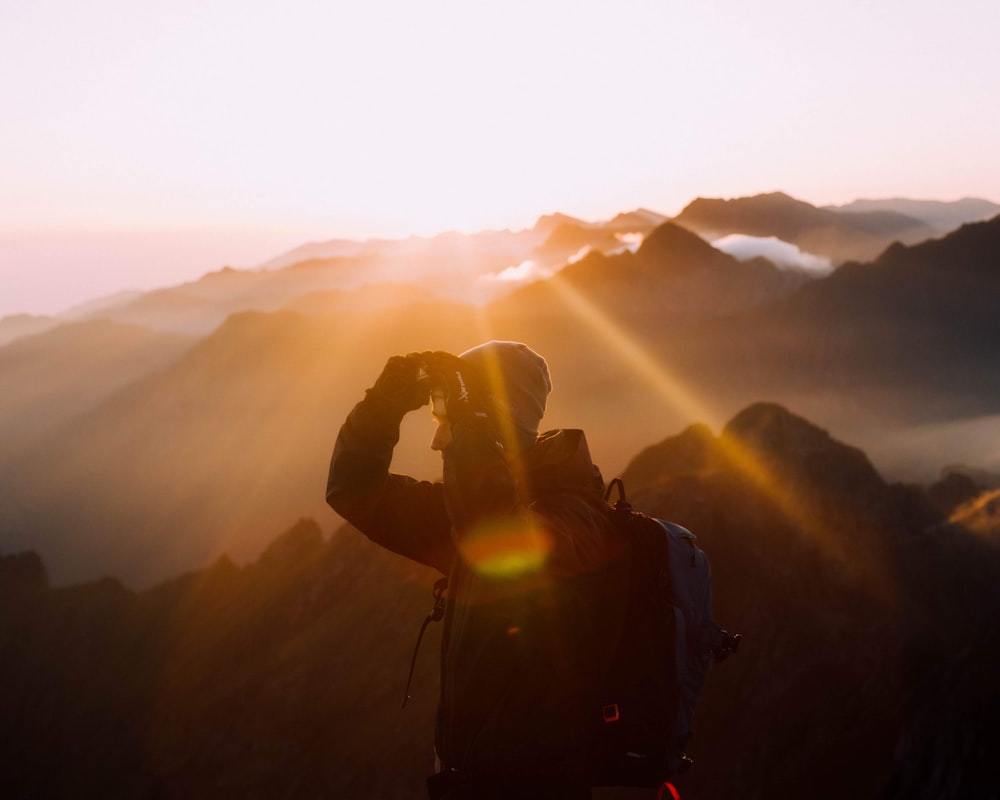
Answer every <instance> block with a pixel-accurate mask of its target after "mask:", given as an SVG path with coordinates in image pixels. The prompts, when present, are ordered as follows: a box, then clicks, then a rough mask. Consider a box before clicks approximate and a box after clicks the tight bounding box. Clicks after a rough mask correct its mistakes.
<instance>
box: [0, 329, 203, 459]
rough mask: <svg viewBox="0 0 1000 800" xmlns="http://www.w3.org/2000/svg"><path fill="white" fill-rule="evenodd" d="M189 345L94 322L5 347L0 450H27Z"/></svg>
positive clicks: (0, 365)
mask: <svg viewBox="0 0 1000 800" xmlns="http://www.w3.org/2000/svg"><path fill="white" fill-rule="evenodd" d="M191 344H192V340H190V339H188V338H187V337H184V336H178V335H174V334H163V333H156V332H153V331H149V330H146V329H144V328H140V327H137V326H134V325H121V324H118V323H114V322H108V321H105V320H94V321H92V322H76V323H66V324H62V325H59V326H58V327H56V328H53V329H50V330H47V331H45V332H44V333H38V334H35V335H32V336H23V337H21V338H19V339H17V340H16V341H13V342H10V343H9V344H7V345H6V346H4V347H0V384H2V385H3V387H4V390H3V392H2V393H0V449H2V450H6V451H7V452H8V453H10V451H11V450H13V449H16V448H17V447H21V446H24V445H25V444H26V443H28V442H30V441H31V440H32V439H33V438H34V437H35V436H37V435H38V434H39V433H41V432H42V431H43V430H45V429H46V428H47V427H49V426H51V425H53V424H55V423H57V422H60V421H62V420H64V419H67V418H69V417H72V416H74V415H77V414H80V413H83V412H84V411H87V410H88V409H90V408H92V407H93V406H96V405H97V404H98V403H100V402H101V401H102V400H104V399H105V398H107V397H108V396H110V395H111V394H112V393H113V392H115V391H116V390H118V389H120V388H122V387H124V386H127V385H129V384H131V383H133V382H134V381H136V380H138V379H140V378H142V377H144V376H146V375H150V374H153V373H155V372H158V371H159V370H161V369H163V368H164V367H166V366H167V365H169V364H171V363H172V362H174V361H176V360H177V359H178V358H180V357H181V355H182V353H183V352H184V351H185V350H187V349H188V348H189V347H190V346H191Z"/></svg>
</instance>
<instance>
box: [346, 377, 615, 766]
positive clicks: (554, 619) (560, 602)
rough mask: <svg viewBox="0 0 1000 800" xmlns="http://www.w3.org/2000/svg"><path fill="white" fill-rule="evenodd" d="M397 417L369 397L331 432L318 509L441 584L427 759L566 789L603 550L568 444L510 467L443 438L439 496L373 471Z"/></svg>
mask: <svg viewBox="0 0 1000 800" xmlns="http://www.w3.org/2000/svg"><path fill="white" fill-rule="evenodd" d="M400 421H401V420H400V417H399V415H398V412H397V413H393V412H391V411H388V410H387V409H385V408H382V407H380V404H379V401H378V398H377V397H374V396H373V395H372V394H369V395H368V397H367V398H366V399H365V400H362V401H361V402H360V403H358V405H357V406H355V408H354V410H353V411H352V412H351V414H350V415H349V416H348V418H347V420H346V422H345V423H344V425H343V426H342V428H341V431H340V434H339V436H338V438H337V443H336V445H335V447H334V452H333V457H332V459H331V463H330V473H329V481H328V485H327V501H328V502H329V504H330V505H331V506H332V507H333V508H334V510H336V511H337V512H338V513H339V514H340V515H341V516H343V517H344V518H345V519H346V520H347V521H349V522H350V523H351V524H352V525H354V526H355V527H356V528H357V529H358V530H360V531H361V532H362V533H364V534H365V535H366V536H367V537H369V538H370V539H371V540H373V541H374V542H376V543H378V544H380V545H382V546H384V547H386V548H388V549H389V550H392V551H393V552H396V553H399V554H400V555H403V556H406V557H408V558H411V559H414V560H416V561H418V562H420V563H423V564H426V565H428V566H431V567H433V568H435V569H437V570H439V571H440V572H441V573H442V574H445V575H448V577H449V586H448V600H447V605H446V610H445V616H444V631H443V636H442V652H441V698H440V703H439V709H438V720H437V727H436V745H437V752H438V756H439V758H440V759H441V762H442V764H443V765H445V766H446V767H447V768H449V769H452V770H457V771H459V772H464V773H466V774H473V775H477V776H498V777H502V778H510V777H515V778H516V777H536V778H538V777H541V778H546V779H556V780H559V779H564V778H565V779H572V780H579V779H580V777H581V775H582V774H583V772H584V771H585V769H586V766H587V764H586V762H587V755H586V749H587V742H588V736H589V733H588V731H589V727H588V726H590V724H591V720H590V718H589V714H590V711H591V709H592V708H593V707H594V696H595V691H596V684H597V682H598V681H599V680H600V675H601V674H602V670H603V669H604V668H605V667H606V663H607V661H608V659H609V657H610V654H609V653H608V652H607V651H608V649H609V648H608V647H607V645H606V643H605V642H602V640H601V630H600V619H601V614H602V613H606V606H607V604H608V603H609V602H610V603H612V604H613V603H616V602H618V600H617V598H607V597H603V596H602V593H601V592H602V590H601V588H600V587H604V586H608V585H614V584H613V583H609V582H608V581H606V580H604V577H603V576H604V573H605V571H606V570H608V569H610V568H613V567H612V565H613V564H615V563H616V561H618V560H620V559H617V558H616V556H617V555H618V550H617V548H616V544H615V538H614V536H613V535H612V529H611V523H610V520H609V517H608V515H607V513H606V510H605V504H604V502H603V482H602V480H601V477H600V473H599V472H598V470H597V468H596V467H595V466H594V465H593V463H592V461H591V459H590V455H589V452H588V449H587V444H586V438H585V437H584V434H583V432H582V431H578V430H560V431H551V432H548V433H545V434H542V435H541V436H539V438H538V441H537V442H536V445H535V446H534V447H533V448H532V449H530V450H529V451H527V452H526V453H524V454H523V458H520V459H517V460H511V459H508V458H506V457H505V455H504V453H503V449H502V447H501V446H500V445H499V444H498V443H497V441H496V438H497V437H496V436H495V435H494V434H493V432H492V431H491V430H490V429H489V428H488V427H487V426H482V425H480V426H478V427H477V426H475V425H472V426H455V427H454V428H453V439H452V443H451V444H450V446H449V447H448V448H447V449H446V450H445V451H444V454H443V458H444V473H443V476H444V480H443V482H429V481H418V480H415V479H414V478H412V477H409V476H405V475H397V474H392V473H390V472H389V465H390V462H391V459H392V450H393V448H394V446H395V445H396V443H397V442H398V439H399V423H400Z"/></svg>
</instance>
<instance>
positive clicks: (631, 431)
mask: <svg viewBox="0 0 1000 800" xmlns="http://www.w3.org/2000/svg"><path fill="white" fill-rule="evenodd" d="M773 201H774V198H773V197H771V196H766V197H764V198H763V199H762V202H763V204H764V205H765V206H768V207H770V206H773V204H774V203H773ZM782 202H783V201H782ZM796 202H797V201H796ZM779 205H780V203H779ZM823 213H824V214H834V213H836V212H833V211H824V212H823ZM681 216H683V215H681ZM642 223H645V224H646V225H648V226H651V229H650V230H649V231H648V232H647V233H646V234H645V236H644V238H643V241H642V242H641V244H639V245H638V246H637V247H636V246H634V245H632V244H630V245H629V246H623V247H616V248H614V249H613V250H609V251H608V252H606V253H605V252H600V251H596V250H595V251H592V252H590V253H589V254H588V255H585V256H583V257H581V258H579V259H575V260H572V261H571V262H570V263H567V264H565V265H564V266H562V267H561V268H560V269H559V270H557V271H556V272H554V273H553V274H552V275H551V276H549V277H548V278H544V279H539V280H535V281H534V282H532V283H528V284H526V285H523V286H521V287H520V288H514V287H511V288H509V289H507V290H506V293H505V294H504V295H503V296H500V297H497V298H496V299H494V300H493V301H492V302H490V303H488V304H486V305H473V304H469V303H457V302H453V301H447V300H442V299H439V298H437V297H436V296H435V294H434V292H433V290H432V287H424V288H421V287H416V288H413V287H405V286H393V285H372V286H369V287H364V288H358V289H355V290H350V289H335V288H334V289H330V288H316V287H317V285H318V286H320V287H323V286H326V285H327V284H325V283H324V281H325V280H326V278H321V279H320V281H319V284H315V283H310V280H309V276H310V275H311V274H312V272H313V267H311V266H309V264H305V265H303V264H299V265H293V266H287V267H283V268H279V269H277V270H274V271H262V272H261V273H259V274H258V273H247V274H245V273H241V272H238V271H234V270H224V271H222V272H219V273H213V274H212V275H209V276H206V277H205V278H204V279H203V280H202V281H199V282H198V283H197V284H196V285H197V286H198V287H199V288H198V289H197V291H198V292H203V298H202V299H204V300H205V302H206V303H208V305H209V306H211V307H212V308H213V309H214V310H213V311H212V314H217V315H221V314H222V313H223V309H232V308H236V307H239V306H240V305H241V304H242V303H248V304H250V305H252V304H253V301H254V298H259V297H261V296H262V295H261V294H260V292H261V291H263V289H262V288H261V287H262V286H264V285H265V284H267V283H268V282H272V283H273V284H274V286H279V287H281V288H280V291H279V290H278V289H275V290H274V296H278V295H280V296H281V297H282V300H281V303H282V305H283V308H282V309H281V310H277V311H260V310H243V311H238V312H235V313H230V314H228V316H226V317H225V318H224V321H223V322H221V324H219V325H217V326H216V327H214V328H213V329H212V330H211V332H210V333H208V334H207V335H196V334H191V333H187V334H183V333H177V332H173V333H165V332H158V330H157V329H159V328H168V329H169V328H171V327H174V324H173V322H171V323H170V324H163V325H160V324H158V323H157V324H151V325H149V327H137V326H136V321H141V320H142V319H143V317H142V314H140V311H139V310H140V309H143V308H145V309H146V310H147V311H148V312H149V314H150V318H151V319H152V320H154V323H156V321H160V322H162V320H163V319H165V318H166V317H163V316H161V315H160V310H158V309H162V306H160V305H159V298H160V295H159V293H156V292H154V293H149V294H147V295H143V296H141V297H139V298H132V299H131V300H130V301H129V302H128V303H127V304H126V306H124V307H119V306H112V307H111V308H110V309H108V318H106V319H97V318H95V319H92V320H90V321H86V322H76V323H75V324H73V325H70V324H63V325H61V326H59V327H57V328H55V329H53V330H51V331H49V332H47V333H45V334H36V335H32V336H24V337H21V338H18V339H16V340H14V341H12V342H10V343H8V344H7V345H6V346H5V347H2V348H0V379H2V380H3V384H4V386H5V396H4V399H3V405H2V408H3V409H4V412H5V413H4V416H3V418H2V424H0V444H2V447H0V499H2V502H0V547H2V548H3V550H4V551H5V552H10V551H12V550H14V551H16V550H19V549H26V548H27V549H35V550H38V551H39V552H40V553H41V554H42V556H43V557H44V558H45V561H46V563H47V565H48V569H49V572H50V574H51V575H52V577H53V579H54V581H56V582H57V583H64V582H67V581H78V580H85V579H93V578H97V577H99V576H100V575H102V574H109V573H110V574H113V575H116V576H118V577H119V578H121V579H123V580H125V581H126V582H127V583H129V584H130V585H133V586H148V585H150V584H151V583H154V582H156V581H158V580H162V579H164V578H165V577H167V576H169V575H171V574H177V573H179V572H183V571H186V570H191V569H195V568H197V567H198V566H200V565H203V564H205V563H210V562H211V561H212V560H213V559H215V558H216V557H218V556H220V555H221V554H222V553H229V554H230V555H231V556H232V557H233V558H235V559H237V561H238V562H241V563H242V562H246V561H248V560H250V559H252V558H254V557H255V556H256V554H258V553H260V552H261V550H262V549H263V548H264V547H265V546H266V544H267V541H268V540H269V539H270V537H271V536H273V532H274V531H275V530H280V529H282V528H284V527H287V526H288V525H289V524H291V522H292V521H293V520H295V519H297V518H299V517H300V516H302V515H308V516H311V517H314V518H316V519H320V520H324V519H331V518H332V515H331V514H330V512H329V510H328V509H326V507H325V505H324V503H323V498H322V486H323V478H324V474H325V469H326V464H327V460H328V458H329V450H330V447H331V446H332V442H333V439H334V438H335V436H336V432H337V426H338V425H339V424H340V421H341V420H342V419H343V418H344V416H345V415H346V413H347V412H348V410H349V409H350V407H351V405H352V404H353V403H354V402H355V400H356V399H357V398H359V397H360V396H361V394H362V392H363V390H364V388H365V387H366V386H369V385H370V384H371V382H372V381H373V380H374V378H375V377H376V376H377V374H378V372H379V370H380V369H381V365H382V364H383V363H384V362H385V360H386V358H387V357H388V356H389V355H391V354H393V353H397V352H407V351H411V350H430V349H446V350H450V351H452V352H461V351H462V350H464V349H466V348H467V347H469V346H470V345H471V344H474V343H475V342H477V341H480V340H482V339H484V338H504V339H517V340H521V341H526V342H529V343H530V344H531V345H532V346H533V347H535V349H537V350H538V351H539V352H541V353H543V354H544V355H545V357H546V358H547V359H548V360H549V363H550V367H551V369H552V374H553V376H554V381H555V391H554V392H553V394H552V397H551V400H550V405H549V409H548V412H547V421H548V424H550V425H551V426H552V427H577V426H579V427H583V428H585V429H586V430H587V431H588V435H589V437H590V440H591V446H592V449H593V451H594V453H595V454H596V455H597V456H598V457H599V458H600V460H601V461H602V463H604V464H605V465H607V468H608V469H610V470H612V471H618V470H620V469H621V468H622V467H623V466H624V464H625V463H626V461H627V460H628V458H629V457H630V455H631V454H633V453H635V452H637V451H638V450H640V449H641V448H643V447H645V446H646V445H647V444H648V442H649V441H650V439H651V438H653V437H655V436H657V435H659V434H661V433H663V432H665V431H668V430H670V429H671V428H675V427H677V426H679V425H685V424H688V423H690V422H692V421H695V420H698V419H701V420H705V421H706V422H708V423H709V424H714V425H718V424H721V422H722V421H723V420H724V419H726V418H727V417H729V416H731V415H732V414H733V413H735V412H736V411H737V410H738V409H739V408H741V407H743V406H746V405H747V404H749V403H752V402H755V401H757V400H760V399H769V400H774V401H778V402H781V403H783V404H786V405H788V406H790V407H794V408H796V409H797V410H799V411H800V413H803V414H804V415H806V416H808V417H809V418H810V419H815V420H817V422H819V423H820V424H822V425H824V426H826V427H828V428H830V429H832V430H835V431H836V432H837V434H838V435H841V436H849V437H850V438H854V439H855V440H857V441H861V442H863V444H864V445H865V447H866V448H867V449H870V450H871V451H872V452H878V453H879V454H880V463H895V464H896V465H897V466H899V468H900V470H901V474H900V475H899V477H905V478H907V479H909V480H921V481H926V482H930V481H933V480H934V479H935V477H936V475H937V472H938V471H939V470H940V469H941V468H942V467H943V466H945V465H952V464H964V465H967V466H971V467H978V468H984V469H987V470H991V471H993V472H997V471H1000V463H998V460H997V456H996V453H997V449H996V447H995V442H998V441H1000V408H998V404H1000V385H998V381H1000V379H998V377H997V372H996V370H995V368H994V365H995V364H996V363H997V362H998V356H1000V353H998V347H1000V330H998V326H1000V322H998V318H997V317H996V315H995V313H994V310H993V307H992V305H993V304H992V298H993V297H995V296H997V289H998V285H997V284H998V280H1000V278H998V272H997V268H996V265H997V263H998V262H997V254H998V253H1000V218H997V219H994V220H992V221H988V222H980V223H974V224H970V225H966V226H964V227H962V228H960V229H959V230H956V231H954V232H952V233H950V234H948V235H946V236H943V237H940V238H938V239H932V240H928V241H926V242H923V243H919V244H915V245H903V244H898V243H897V244H894V245H890V246H889V247H888V248H887V249H886V250H885V251H883V253H882V254H881V255H880V256H879V257H878V258H876V259H874V260H873V261H871V262H867V263H858V262H853V263H848V264H845V265H843V266H841V267H840V268H839V269H837V270H836V271H834V272H833V273H832V274H831V275H830V276H828V277H825V278H816V277H815V276H814V275H810V274H807V273H805V272H802V271H796V270H787V269H780V268H777V267H775V266H774V265H773V264H771V263H769V262H767V261H766V260H763V259H759V258H758V259H751V260H749V261H738V260H737V259H735V258H733V257H731V256H729V255H727V254H725V253H723V252H720V251H719V250H717V249H715V248H713V247H711V245H710V244H708V243H707V242H706V241H704V240H703V239H702V238H700V237H699V236H697V235H695V234H694V233H692V232H691V231H689V230H687V229H685V228H683V227H682V226H681V225H679V224H677V222H672V221H662V220H661V219H659V218H658V217H656V216H655V215H654V214H653V213H652V212H648V211H640V212H635V213H634V214H631V215H625V216H624V217H621V218H618V221H617V222H616V221H615V220H612V221H611V222H609V223H602V224H594V225H589V224H587V223H581V222H580V221H578V220H577V221H573V220H572V219H570V218H566V217H552V218H543V219H542V220H539V223H538V224H537V225H536V228H535V231H536V234H537V240H538V241H543V243H544V240H546V239H547V238H551V236H553V235H554V234H556V233H557V232H559V231H560V230H566V229H567V226H575V227H576V228H577V229H579V230H590V231H592V232H593V233H594V235H595V236H598V237H600V236H606V235H607V232H608V231H609V230H612V229H617V230H618V232H619V233H620V232H621V231H624V230H626V229H629V228H633V227H635V226H638V225H640V224H642ZM487 238H489V237H487ZM616 241H617V240H616ZM578 243H579V242H578V241H573V242H572V246H574V247H575V246H576V245H577V244H578ZM411 244H412V243H411ZM338 246H342V245H338ZM569 249H570V247H567V248H566V250H569ZM310 257H312V256H310ZM345 257H346V256H345ZM451 268H453V269H455V267H454V265H452V267H451ZM319 269H320V272H319V274H320V275H321V276H322V275H325V276H327V277H329V275H331V274H332V272H331V271H330V270H332V269H333V268H332V267H328V266H327V267H321V268H319ZM285 273H288V275H286V274H285ZM289 276H291V277H289ZM292 287H294V291H293V288H292ZM165 291H167V292H168V294H169V293H170V292H172V291H173V290H165ZM191 291H192V290H191V289H190V287H188V288H185V289H184V290H183V291H180V290H178V293H175V294H173V295H171V296H172V297H173V299H175V300H176V299H178V298H179V297H181V296H182V295H185V296H186V295H188V294H190V293H191ZM206 298H208V299H206ZM167 305H170V304H169V303H168V304H167ZM127 308H131V309H132V310H131V311H128V313H127V314H125V311H124V310H123V309H127ZM151 308H152V309H154V310H150V309H151ZM203 308H204V307H203V305H202V304H201V303H200V302H199V303H195V304H193V305H187V306H186V305H184V303H179V304H178V305H177V306H176V307H174V311H173V312H171V313H172V314H173V316H171V315H170V314H168V315H167V317H168V318H170V319H172V320H174V321H175V322H176V321H177V320H180V319H182V318H184V317H186V316H188V315H190V314H194V315H197V314H199V313H201V311H199V309H201V310H203ZM292 309H295V310H292ZM89 313H90V314H93V315H97V314H98V311H97V309H95V308H93V307H92V308H91V309H90V312H89ZM119 313H121V314H125V316H126V317H127V318H128V319H129V320H131V321H128V322H125V321H122V319H119V318H118V315H119ZM209 316H211V315H209ZM207 319H208V317H205V318H204V319H203V322H204V324H207ZM176 327H177V328H178V329H180V328H183V327H184V326H183V325H180V324H178V325H177V326H176ZM421 426H423V429H421ZM429 426H430V422H429V418H427V417H424V416H421V415H414V418H413V419H412V420H411V419H408V420H407V421H406V425H405V426H404V436H403V441H402V443H401V445H400V447H399V449H398V451H397V460H396V468H398V469H400V470H403V471H411V472H415V473H418V474H424V475H428V476H431V477H433V476H434V475H436V474H438V470H439V469H440V467H439V462H438V461H437V460H436V459H435V457H434V455H433V454H431V453H430V452H429V451H428V450H427V448H426V442H427V441H428V440H429V438H430V429H429ZM956 426H963V427H962V430H963V433H962V435H961V436H958V435H955V431H956ZM421 430H423V433H421ZM918 434H919V436H918ZM914 437H917V438H914ZM913 441H919V442H921V448H922V451H923V452H921V453H919V454H918V457H917V458H914V457H913V455H912V442H913ZM907 448H910V449H907ZM904 454H905V455H904Z"/></svg>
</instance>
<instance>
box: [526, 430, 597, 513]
mask: <svg viewBox="0 0 1000 800" xmlns="http://www.w3.org/2000/svg"><path fill="white" fill-rule="evenodd" d="M524 465H525V472H526V475H527V481H528V484H529V487H528V488H529V494H530V496H531V497H532V498H533V499H534V498H537V497H539V496H541V495H545V494H551V493H553V492H564V491H568V492H577V493H584V494H593V495H594V496H596V497H597V498H598V499H600V498H601V497H602V496H603V492H604V480H603V479H602V478H601V472H600V470H599V469H598V468H597V467H596V466H595V465H594V462H593V461H592V460H591V458H590V448H589V447H587V438H586V436H585V435H584V433H583V431H581V430H577V429H572V428H571V429H561V430H554V431H546V432H545V433H542V434H540V435H539V436H538V439H537V440H536V442H535V446H534V447H532V448H531V449H530V450H528V451H527V452H526V453H525V454H524Z"/></svg>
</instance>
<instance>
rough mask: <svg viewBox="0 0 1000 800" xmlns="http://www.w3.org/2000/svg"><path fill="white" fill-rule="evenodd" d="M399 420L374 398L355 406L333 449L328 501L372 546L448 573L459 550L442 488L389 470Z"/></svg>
mask: <svg viewBox="0 0 1000 800" xmlns="http://www.w3.org/2000/svg"><path fill="white" fill-rule="evenodd" d="M401 421H402V419H401V416H400V415H399V413H398V412H395V411H392V410H390V409H387V408H385V407H384V406H383V405H382V404H380V402H379V400H378V398H377V397H373V396H372V394H369V395H368V396H367V397H366V398H365V399H364V400H362V401H361V402H360V403H358V404H357V405H356V406H355V407H354V409H353V410H352V411H351V413H350V414H349V415H348V417H347V420H346V421H345V422H344V424H343V426H341V429H340V434H339V436H338V437H337V443H336V444H335V445H334V449H333V456H332V458H331V459H330V473H329V477H328V479H327V486H326V501H327V503H329V504H330V506H331V507H332V508H333V509H334V511H336V512H337V513H338V514H340V515H341V516H342V517H343V518H344V519H346V520H347V521H348V522H350V523H351V524H352V525H353V526H354V527H356V528H357V529H358V530H359V531H361V532H362V533H363V534H364V535H365V536H367V537H368V538H369V539H371V540H372V541H373V542H376V543H377V544H380V545H382V546H383V547H385V548H387V549H389V550H391V551H393V552H394V553H398V554H400V555H402V556H406V557H407V558H411V559H413V560H414V561H418V562H420V563H421V564H426V565H427V566H429V567H433V568H435V569H437V570H438V571H440V572H441V573H443V574H447V572H448V570H449V568H450V565H451V563H452V561H453V559H454V555H455V548H454V545H453V544H452V541H451V521H450V519H449V517H448V512H447V509H446V507H445V499H444V487H443V486H442V485H441V484H440V483H432V482H430V481H418V480H415V479H414V478H411V477H409V476H408V475H396V474H393V473H391V472H389V466H390V464H391V462H392V451H393V449H394V448H395V446H396V444H397V442H398V441H399V425H400V422H401Z"/></svg>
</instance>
